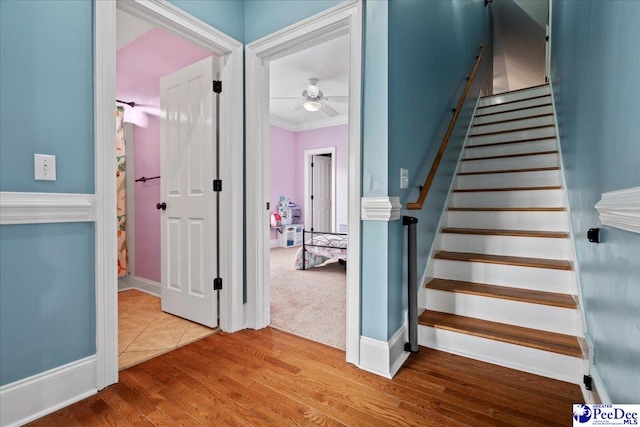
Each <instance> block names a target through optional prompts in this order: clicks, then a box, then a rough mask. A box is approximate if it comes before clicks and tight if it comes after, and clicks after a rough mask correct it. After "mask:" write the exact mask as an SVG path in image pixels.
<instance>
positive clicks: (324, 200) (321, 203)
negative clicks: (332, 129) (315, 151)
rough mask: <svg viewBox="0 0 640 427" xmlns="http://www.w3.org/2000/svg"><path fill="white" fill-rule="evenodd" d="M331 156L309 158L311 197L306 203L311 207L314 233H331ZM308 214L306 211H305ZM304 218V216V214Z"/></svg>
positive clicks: (332, 226)
mask: <svg viewBox="0 0 640 427" xmlns="http://www.w3.org/2000/svg"><path fill="white" fill-rule="evenodd" d="M332 160H333V159H332V157H331V156H327V155H313V156H311V185H310V186H309V190H310V191H311V196H310V198H309V200H308V201H307V206H311V207H312V208H311V211H312V212H311V229H312V230H314V231H327V232H331V233H332V232H333V228H334V224H332V221H331V218H332V216H333V215H332V214H331V212H332V210H333V209H334V208H335V207H334V206H333V189H332V187H333V183H332V180H331V175H332V170H333V168H332V165H333V161H332ZM307 212H308V211H307ZM305 217H306V214H305Z"/></svg>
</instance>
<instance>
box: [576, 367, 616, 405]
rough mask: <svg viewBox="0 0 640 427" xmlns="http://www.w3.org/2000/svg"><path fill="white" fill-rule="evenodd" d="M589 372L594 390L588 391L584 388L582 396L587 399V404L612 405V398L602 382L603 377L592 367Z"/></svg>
mask: <svg viewBox="0 0 640 427" xmlns="http://www.w3.org/2000/svg"><path fill="white" fill-rule="evenodd" d="M589 371H590V375H591V378H592V379H593V390H591V391H588V390H586V389H585V388H584V387H582V395H583V397H584V399H585V400H584V401H585V403H606V404H608V405H610V404H611V398H610V397H609V393H607V390H606V389H605V388H604V383H603V382H602V377H601V376H600V373H599V372H598V369H597V368H596V367H595V366H593V365H592V366H591V368H590V369H589Z"/></svg>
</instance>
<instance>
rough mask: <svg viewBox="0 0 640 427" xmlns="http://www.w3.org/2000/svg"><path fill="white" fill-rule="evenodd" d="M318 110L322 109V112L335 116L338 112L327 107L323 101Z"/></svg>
mask: <svg viewBox="0 0 640 427" xmlns="http://www.w3.org/2000/svg"><path fill="white" fill-rule="evenodd" d="M320 111H322V112H323V113H325V114H326V115H328V116H330V117H335V116H337V115H338V112H337V111H336V110H334V109H333V108H331V107H329V106H328V105H327V104H325V103H324V102H323V103H322V106H321V107H320Z"/></svg>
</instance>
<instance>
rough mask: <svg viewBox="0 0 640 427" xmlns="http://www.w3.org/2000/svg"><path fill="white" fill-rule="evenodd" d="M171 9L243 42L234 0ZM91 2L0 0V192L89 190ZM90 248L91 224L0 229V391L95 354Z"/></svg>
mask: <svg viewBox="0 0 640 427" xmlns="http://www.w3.org/2000/svg"><path fill="white" fill-rule="evenodd" d="M175 3H176V4H177V5H178V6H179V7H183V8H184V9H185V10H187V11H189V12H190V13H192V14H193V15H194V16H196V17H198V18H200V19H203V20H204V21H205V22H208V23H211V24H213V25H215V26H216V27H217V28H219V29H221V30H223V31H225V32H228V33H229V34H230V35H231V36H232V37H234V38H237V39H239V40H242V38H243V35H244V14H243V11H244V5H243V3H242V2H235V1H216V2H213V1H212V2H201V1H186V0H184V1H179V0H175ZM92 5H93V2H91V1H88V0H84V1H76V0H69V1H64V0H59V1H23V0H1V1H0V190H1V191H24V192H34V191H35V192H56V193H93V192H94V172H93V171H94V163H93V156H94V153H93V120H94V114H93V24H92V23H93V6H92ZM36 152H39V153H43V154H54V155H56V163H57V178H58V179H57V181H55V182H41V181H40V182H36V181H34V180H33V154H34V153H36ZM114 214H115V213H114ZM114 232H115V230H114ZM94 246H95V245H94V227H93V224H90V223H78V224H58V225H56V224H52V225H20V226H6V225H3V226H0V385H4V384H7V383H10V382H13V381H16V380H20V379H23V378H25V377H28V376H31V375H34V374H37V373H40V372H43V371H46V370H48V369H51V368H54V367H57V366H60V365H62V364H65V363H69V362H72V361H74V360H78V359H80V358H83V357H86V356H89V355H91V354H94V353H95V297H94V287H95V273H94V266H95V264H94Z"/></svg>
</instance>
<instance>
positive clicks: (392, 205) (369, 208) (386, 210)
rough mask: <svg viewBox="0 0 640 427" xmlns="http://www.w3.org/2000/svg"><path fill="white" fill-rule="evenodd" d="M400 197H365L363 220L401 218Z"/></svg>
mask: <svg viewBox="0 0 640 427" xmlns="http://www.w3.org/2000/svg"><path fill="white" fill-rule="evenodd" d="M400 209H402V205H401V204H400V198H399V197H386V196H385V197H363V198H362V213H361V215H362V221H396V220H398V219H400Z"/></svg>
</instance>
